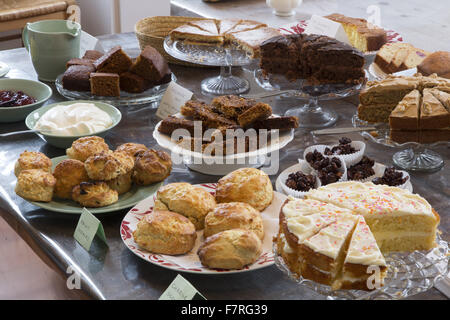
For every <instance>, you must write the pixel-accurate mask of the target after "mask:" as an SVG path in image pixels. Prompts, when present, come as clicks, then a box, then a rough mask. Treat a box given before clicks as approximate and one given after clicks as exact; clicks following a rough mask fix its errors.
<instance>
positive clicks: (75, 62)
mask: <svg viewBox="0 0 450 320" xmlns="http://www.w3.org/2000/svg"><path fill="white" fill-rule="evenodd" d="M71 66H89V67H92V68H94V61H93V60H91V59H80V58H73V59H70V60H69V61H67V62H66V68H69V67H71Z"/></svg>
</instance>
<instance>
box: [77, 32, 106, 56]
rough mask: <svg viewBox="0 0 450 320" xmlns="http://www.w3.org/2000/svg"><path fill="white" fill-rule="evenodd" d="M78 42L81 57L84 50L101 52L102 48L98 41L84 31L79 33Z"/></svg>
mask: <svg viewBox="0 0 450 320" xmlns="http://www.w3.org/2000/svg"><path fill="white" fill-rule="evenodd" d="M80 42H81V43H80V50H81V55H83V54H84V53H85V52H86V50H98V51H100V52H103V47H102V45H101V44H100V42H99V41H98V39H97V38H96V37H94V36H92V35H90V34H89V33H87V32H85V31H81V40H80Z"/></svg>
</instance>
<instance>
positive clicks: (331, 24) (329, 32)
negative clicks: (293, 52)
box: [304, 15, 351, 45]
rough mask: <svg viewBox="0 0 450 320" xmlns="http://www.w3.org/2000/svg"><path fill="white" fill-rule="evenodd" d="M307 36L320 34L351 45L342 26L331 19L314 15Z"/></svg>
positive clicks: (306, 29) (307, 29)
mask: <svg viewBox="0 0 450 320" xmlns="http://www.w3.org/2000/svg"><path fill="white" fill-rule="evenodd" d="M304 33H306V34H320V35H324V36H328V37H331V38H335V39H336V40H339V41H342V42H345V43H347V44H350V45H351V43H350V41H349V40H348V37H347V34H346V33H345V31H344V28H343V27H342V25H341V24H340V23H338V22H335V21H332V20H330V19H327V18H324V17H321V16H317V15H313V16H312V17H311V19H310V20H309V21H308V25H307V26H306V28H305V31H304Z"/></svg>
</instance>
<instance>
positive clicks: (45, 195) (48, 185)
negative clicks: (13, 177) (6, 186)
mask: <svg viewBox="0 0 450 320" xmlns="http://www.w3.org/2000/svg"><path fill="white" fill-rule="evenodd" d="M55 184H56V179H55V177H53V175H52V174H51V173H49V172H46V171H43V170H40V169H28V170H22V171H21V172H20V174H19V176H18V177H17V184H16V189H15V191H16V193H17V195H19V196H21V197H22V198H24V199H27V200H31V201H41V202H50V201H52V197H53V191H54V189H55Z"/></svg>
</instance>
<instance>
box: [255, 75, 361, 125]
mask: <svg viewBox="0 0 450 320" xmlns="http://www.w3.org/2000/svg"><path fill="white" fill-rule="evenodd" d="M254 75H255V79H256V82H257V83H258V84H259V85H260V86H261V87H262V88H264V89H266V90H270V91H284V90H286V91H287V93H284V94H283V95H287V96H292V97H294V98H297V99H299V100H308V103H306V104H304V105H302V106H296V107H294V108H292V109H290V110H288V111H287V112H286V116H296V117H297V118H298V120H299V126H300V127H302V128H324V127H328V126H331V125H333V124H334V123H335V122H336V121H337V119H338V115H337V113H336V112H335V111H334V110H333V109H330V108H327V107H324V106H321V105H320V104H319V101H324V100H334V99H340V98H345V97H349V96H351V95H354V94H357V93H358V92H359V90H360V89H361V88H362V87H363V86H364V84H365V81H363V82H362V83H359V84H355V85H354V84H325V85H315V86H311V85H308V84H307V82H306V80H303V79H299V80H297V81H289V80H287V79H286V77H284V76H283V75H273V74H270V75H268V76H267V77H265V76H264V75H263V72H262V70H261V69H257V70H255V72H254Z"/></svg>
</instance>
